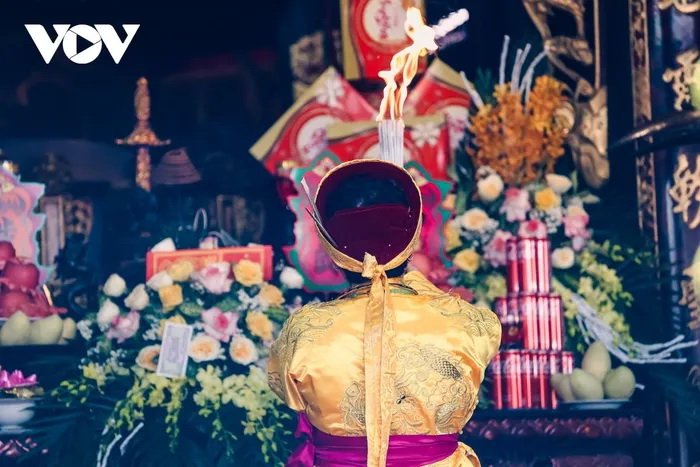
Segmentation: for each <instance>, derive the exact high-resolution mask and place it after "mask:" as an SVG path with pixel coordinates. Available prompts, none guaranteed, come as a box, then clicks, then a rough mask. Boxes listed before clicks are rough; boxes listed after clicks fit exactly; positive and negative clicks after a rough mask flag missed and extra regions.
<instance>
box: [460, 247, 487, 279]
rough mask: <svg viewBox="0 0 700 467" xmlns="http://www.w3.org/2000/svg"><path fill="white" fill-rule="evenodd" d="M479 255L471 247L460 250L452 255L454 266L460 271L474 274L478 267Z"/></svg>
mask: <svg viewBox="0 0 700 467" xmlns="http://www.w3.org/2000/svg"><path fill="white" fill-rule="evenodd" d="M480 262H481V257H480V256H479V253H477V252H476V251H474V250H472V249H467V250H462V251H460V252H459V253H457V254H456V255H455V257H454V263H455V266H457V267H458V268H459V269H461V270H462V271H466V272H469V273H472V274H474V273H475V272H476V271H477V269H479V263H480Z"/></svg>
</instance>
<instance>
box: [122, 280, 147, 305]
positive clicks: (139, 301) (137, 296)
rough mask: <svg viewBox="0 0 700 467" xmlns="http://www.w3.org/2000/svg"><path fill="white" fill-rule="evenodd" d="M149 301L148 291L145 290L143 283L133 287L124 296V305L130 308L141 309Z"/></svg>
mask: <svg viewBox="0 0 700 467" xmlns="http://www.w3.org/2000/svg"><path fill="white" fill-rule="evenodd" d="M149 302H150V298H149V297H148V292H146V286H145V285H144V284H139V285H137V286H136V287H134V290H132V291H131V293H130V294H129V295H128V296H127V297H126V299H125V300H124V305H126V306H128V307H129V308H131V309H132V310H137V311H141V310H143V309H144V308H146V307H147V306H148V303H149Z"/></svg>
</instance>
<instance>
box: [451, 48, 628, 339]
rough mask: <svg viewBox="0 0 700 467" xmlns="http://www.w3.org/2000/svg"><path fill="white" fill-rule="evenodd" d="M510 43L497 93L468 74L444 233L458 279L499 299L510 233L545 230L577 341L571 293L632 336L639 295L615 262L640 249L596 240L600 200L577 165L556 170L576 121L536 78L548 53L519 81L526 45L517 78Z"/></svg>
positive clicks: (549, 81) (560, 93)
mask: <svg viewBox="0 0 700 467" xmlns="http://www.w3.org/2000/svg"><path fill="white" fill-rule="evenodd" d="M507 50H508V38H506V42H505V44H504V49H503V54H502V61H501V69H500V79H499V82H498V83H497V84H495V85H494V86H493V89H494V90H493V93H492V97H487V98H483V97H482V94H484V95H486V94H487V93H488V91H486V92H482V93H481V94H480V93H479V92H477V90H476V88H475V87H474V85H472V84H471V83H469V82H468V81H466V79H465V82H466V83H467V87H468V89H469V92H470V94H471V96H472V100H473V102H474V103H475V105H476V107H477V110H476V112H474V113H473V114H472V115H470V118H469V125H468V127H469V133H468V138H467V143H466V147H465V148H464V153H462V155H461V164H460V162H459V161H458V167H457V172H458V175H459V177H460V182H461V183H460V184H459V186H458V188H459V193H458V194H457V199H458V201H457V202H456V209H455V212H456V217H455V218H454V219H453V220H452V221H450V223H448V225H447V226H446V231H445V235H446V238H447V239H448V242H447V243H448V248H449V249H450V253H451V254H452V255H453V262H454V266H455V269H456V272H455V274H454V275H453V277H452V278H451V282H452V285H456V286H460V287H463V288H466V289H468V290H470V291H471V293H472V295H473V296H474V300H475V301H480V302H483V304H484V305H486V306H491V305H493V302H494V300H495V299H496V297H500V296H504V295H506V280H505V266H506V242H507V240H508V239H509V238H511V237H513V236H524V237H535V236H542V235H543V234H547V235H548V236H549V238H550V241H551V245H552V266H553V276H554V291H555V292H556V293H559V294H561V295H562V298H563V300H564V306H565V317H566V319H567V331H568V335H569V337H570V339H569V341H570V343H571V344H572V345H571V346H572V347H573V348H574V349H575V350H578V351H579V352H583V350H584V349H585V342H584V339H583V338H584V337H585V336H583V335H582V331H581V327H580V326H579V325H578V323H577V319H576V317H577V313H578V310H577V307H576V305H575V303H574V301H573V300H571V297H572V294H578V295H580V296H581V297H583V298H584V299H585V300H586V301H587V302H588V303H589V304H590V305H591V306H592V307H593V308H594V309H595V310H596V311H597V313H598V316H599V318H601V319H602V320H603V321H605V322H606V323H607V324H608V325H610V327H611V328H612V329H613V330H614V331H615V332H616V333H617V334H618V335H619V336H620V339H622V340H624V341H625V342H628V343H629V342H631V341H632V338H631V336H630V330H629V326H628V324H627V322H626V320H625V318H624V312H625V311H626V310H627V309H629V307H630V306H631V303H632V295H631V294H630V293H629V292H627V291H625V289H624V287H623V283H622V279H621V277H620V275H619V274H618V269H619V267H620V266H621V265H623V264H626V263H627V262H629V261H630V260H637V259H638V255H637V254H636V253H635V252H634V251H632V250H629V249H623V247H621V246H619V245H613V244H612V243H610V242H604V243H598V242H596V241H594V239H593V231H592V229H591V227H590V225H589V224H590V215H589V212H588V211H589V207H590V206H591V205H593V204H596V203H598V202H599V199H598V198H597V197H596V196H594V195H593V194H592V193H590V192H588V191H586V190H583V189H580V187H579V185H578V180H577V176H576V173H575V172H574V173H573V174H572V175H570V176H565V175H561V174H557V173H555V171H554V168H555V167H554V166H555V162H556V161H557V160H558V159H559V158H560V157H561V156H562V155H563V154H564V152H565V151H564V141H565V138H566V136H567V133H568V131H569V130H570V128H571V127H572V124H573V117H572V115H573V111H572V109H573V107H572V105H571V103H570V101H569V99H568V97H567V96H566V95H565V92H564V90H565V87H564V85H563V84H562V83H560V82H559V81H557V80H555V79H554V78H552V77H549V76H541V77H538V78H536V79H535V78H534V71H535V67H536V66H537V64H538V63H539V62H540V61H541V60H542V58H544V54H540V55H538V56H537V57H536V58H535V59H534V60H533V61H532V62H531V64H530V66H529V67H528V68H527V70H526V71H525V73H524V74H523V77H522V79H521V76H520V71H521V70H522V69H523V67H524V64H525V61H526V58H527V55H528V52H529V50H530V47H529V46H526V47H525V49H524V50H518V52H517V54H516V60H515V65H514V66H513V71H512V74H511V81H510V82H505V68H506V66H505V60H506V57H507ZM533 82H534V85H533ZM482 87H483V86H482ZM463 295H465V294H463Z"/></svg>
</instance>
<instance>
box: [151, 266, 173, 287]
mask: <svg viewBox="0 0 700 467" xmlns="http://www.w3.org/2000/svg"><path fill="white" fill-rule="evenodd" d="M146 285H147V286H148V287H150V288H151V289H153V290H155V291H156V292H157V291H158V290H160V289H161V287H166V286H168V285H173V278H172V277H170V275H169V274H168V271H161V272H159V273H158V274H156V275H154V276H153V277H151V278H150V279H148V281H147V282H146Z"/></svg>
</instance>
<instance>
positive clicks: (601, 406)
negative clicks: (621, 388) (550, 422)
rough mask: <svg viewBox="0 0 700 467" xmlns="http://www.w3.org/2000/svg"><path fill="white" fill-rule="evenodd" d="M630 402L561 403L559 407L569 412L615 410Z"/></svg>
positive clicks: (606, 400) (614, 400)
mask: <svg viewBox="0 0 700 467" xmlns="http://www.w3.org/2000/svg"><path fill="white" fill-rule="evenodd" d="M628 402H629V399H602V400H594V401H572V402H559V407H561V408H562V409H569V410H614V409H619V408H620V407H622V406H623V405H625V404H626V403H628Z"/></svg>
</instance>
